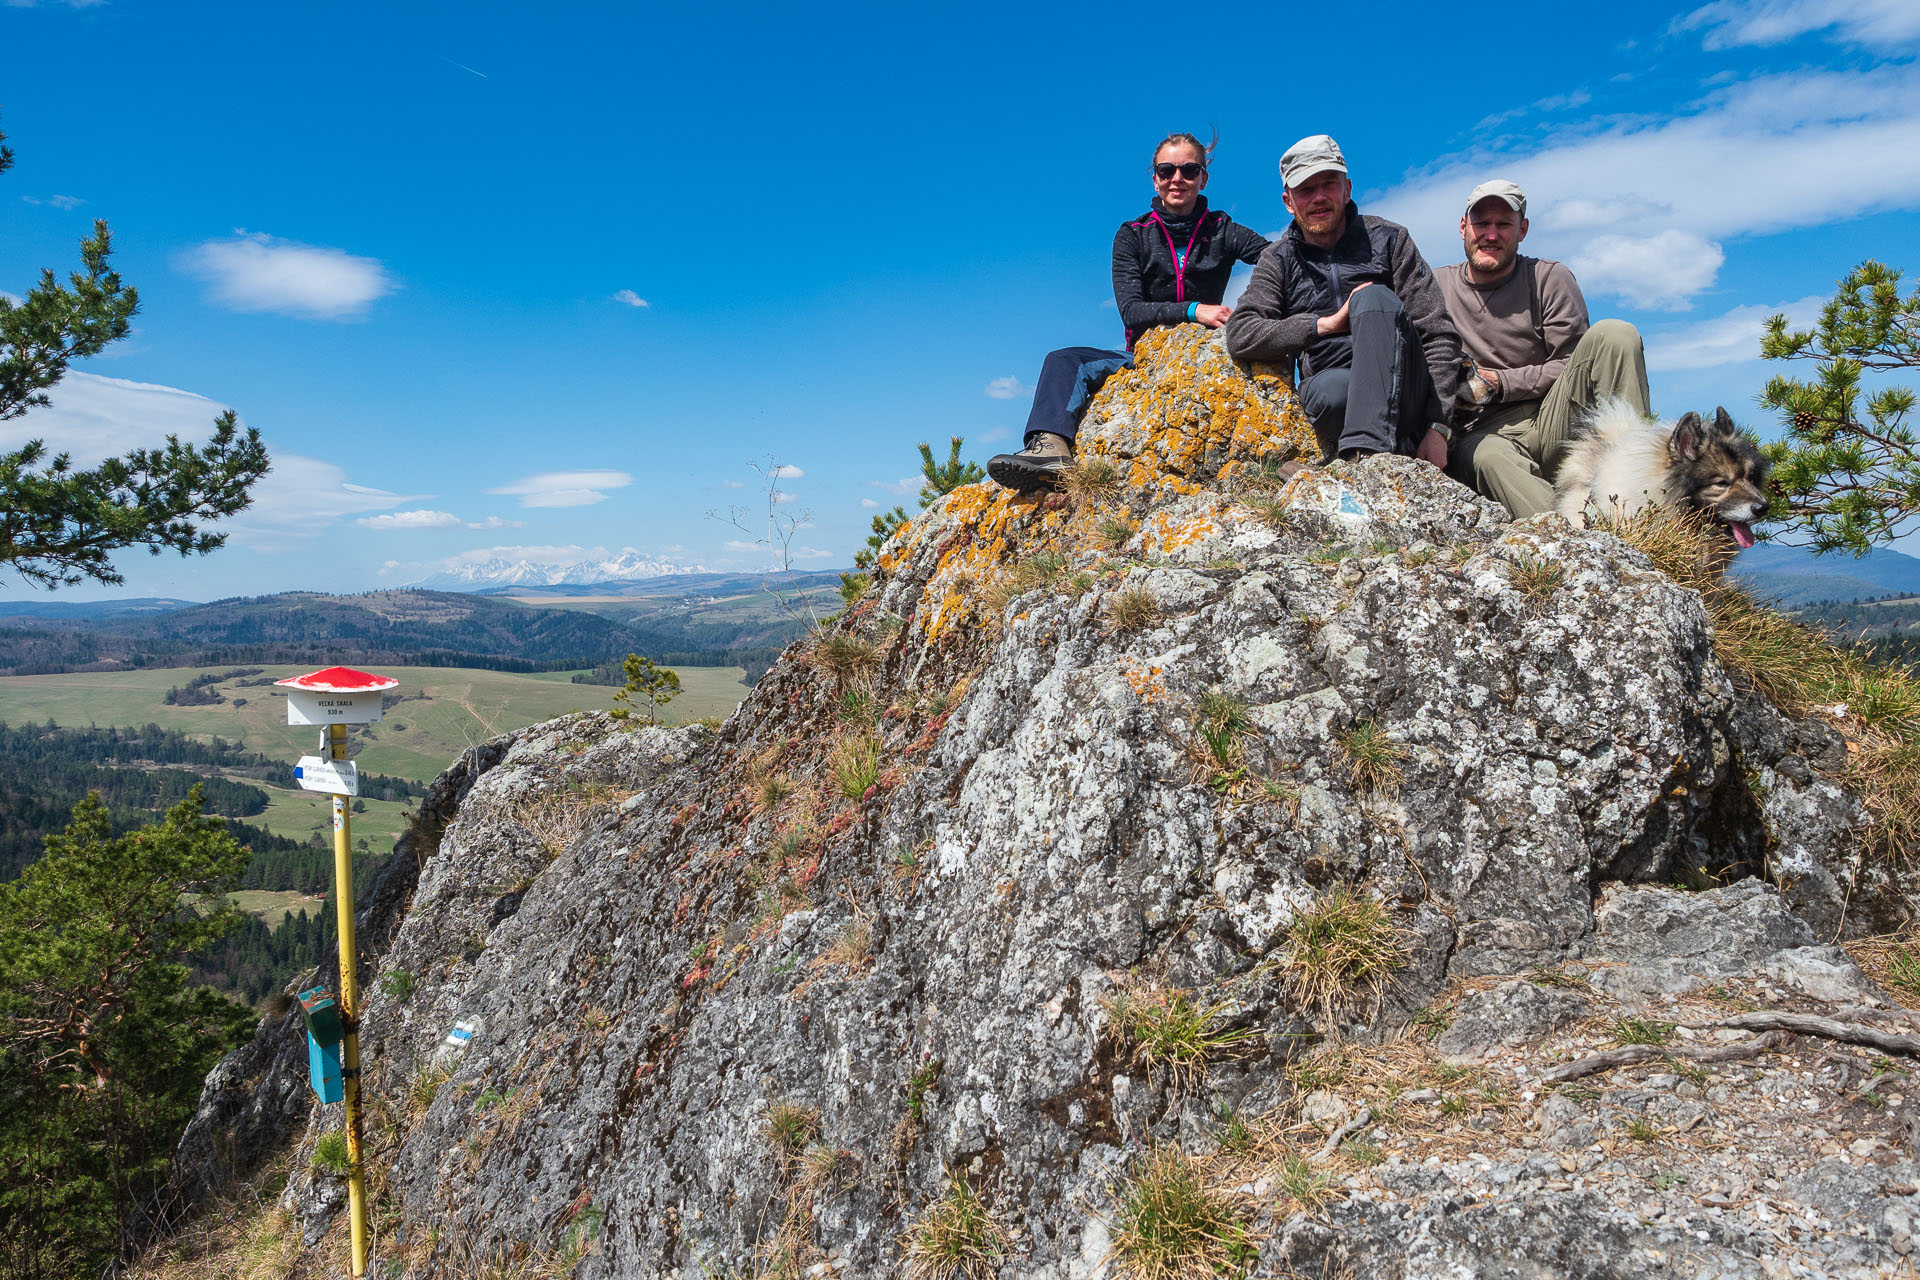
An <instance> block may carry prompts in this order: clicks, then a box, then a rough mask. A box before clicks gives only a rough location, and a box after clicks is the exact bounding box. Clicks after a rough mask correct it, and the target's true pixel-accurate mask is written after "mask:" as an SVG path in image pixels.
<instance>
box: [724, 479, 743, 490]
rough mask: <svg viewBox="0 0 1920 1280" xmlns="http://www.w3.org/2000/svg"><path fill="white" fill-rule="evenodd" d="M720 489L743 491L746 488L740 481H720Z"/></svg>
mask: <svg viewBox="0 0 1920 1280" xmlns="http://www.w3.org/2000/svg"><path fill="white" fill-rule="evenodd" d="M720 487H721V488H722V489H744V488H746V487H747V486H746V484H745V482H744V481H740V480H722V481H721V482H720Z"/></svg>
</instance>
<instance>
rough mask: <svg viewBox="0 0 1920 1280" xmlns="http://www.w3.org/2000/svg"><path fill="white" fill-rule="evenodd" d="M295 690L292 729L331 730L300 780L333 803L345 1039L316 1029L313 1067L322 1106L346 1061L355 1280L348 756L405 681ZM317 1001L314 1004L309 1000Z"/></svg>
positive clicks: (355, 778) (348, 679) (363, 1186)
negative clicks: (357, 727)
mask: <svg viewBox="0 0 1920 1280" xmlns="http://www.w3.org/2000/svg"><path fill="white" fill-rule="evenodd" d="M276 683H277V684H279V685H281V686H283V687H284V688H285V689H286V690H287V723H288V724H317V725H323V726H325V729H324V732H323V736H322V738H321V740H320V745H321V746H322V747H323V748H325V750H326V755H325V756H302V757H301V759H300V763H299V764H297V765H295V766H294V770H293V776H294V780H295V781H297V782H298V783H299V784H300V785H301V787H303V788H304V789H306V790H308V791H320V792H326V793H329V794H331V796H332V797H333V884H334V900H335V906H336V908H337V910H338V920H339V925H338V930H339V934H340V999H339V1019H338V1020H339V1026H340V1029H341V1032H342V1033H343V1034H341V1035H340V1036H339V1038H338V1044H337V1049H336V1046H335V1045H333V1044H324V1043H322V1041H323V1040H325V1039H326V1033H325V1032H322V1034H321V1035H320V1036H318V1037H316V1036H315V1022H314V1020H313V1019H312V1018H310V1019H309V1023H308V1038H309V1045H310V1048H309V1061H310V1062H311V1063H313V1087H314V1092H315V1093H317V1094H319V1096H320V1100H321V1101H322V1102H330V1101H333V1100H334V1094H333V1093H332V1084H331V1080H330V1079H329V1078H328V1077H327V1074H326V1068H325V1065H324V1064H326V1063H327V1062H328V1061H329V1060H330V1055H331V1054H332V1053H334V1052H336V1051H337V1053H338V1055H339V1070H338V1080H339V1086H338V1088H339V1100H340V1101H341V1102H343V1103H344V1104H345V1107H346V1113H347V1115H346V1120H347V1124H346V1128H347V1208H348V1212H349V1213H350V1214H351V1216H352V1230H353V1274H354V1275H355V1276H356V1277H358V1276H364V1275H365V1274H366V1273H367V1180H366V1170H365V1169H364V1168H363V1167H362V1164H361V1145H360V1022H359V1016H360V983H359V977H358V974H357V972H356V969H357V965H356V958H357V957H356V951H355V948H354V939H353V827H352V819H351V817H350V816H349V814H348V811H347V797H349V796H353V795H357V794H358V793H359V790H360V771H359V767H358V766H356V765H355V764H354V763H353V761H351V760H349V759H348V758H347V726H348V725H349V724H372V723H373V722H374V721H376V720H378V719H379V718H380V711H381V702H382V700H381V694H382V693H383V692H384V691H385V690H387V689H391V688H393V687H394V686H396V685H398V684H399V683H400V682H399V681H398V680H394V679H390V678H388V677H386V676H376V675H370V674H368V673H367V672H365V671H355V670H353V669H352V668H351V667H328V668H327V669H326V670H324V671H312V672H308V673H307V674H306V675H303V676H295V677H293V678H292V679H290V680H280V681H276ZM309 996H312V997H315V999H313V1000H312V1001H309V1000H308V997H309ZM324 996H325V993H324V992H323V991H319V990H317V989H316V990H315V991H312V992H303V993H302V996H301V1002H302V1005H303V1006H306V1005H308V1004H311V1005H312V1006H314V1007H315V1008H324V1007H325V1004H324Z"/></svg>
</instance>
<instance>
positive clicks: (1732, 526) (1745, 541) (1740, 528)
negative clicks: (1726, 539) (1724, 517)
mask: <svg viewBox="0 0 1920 1280" xmlns="http://www.w3.org/2000/svg"><path fill="white" fill-rule="evenodd" d="M1727 528H1728V530H1730V531H1731V532H1732V534H1733V540H1734V541H1735V542H1737V543H1739V544H1740V549H1741V550H1742V551H1744V550H1746V549H1747V548H1748V547H1750V546H1752V545H1753V530H1752V529H1751V528H1750V527H1749V526H1747V525H1744V524H1742V523H1741V522H1740V521H1738V520H1729V521H1727Z"/></svg>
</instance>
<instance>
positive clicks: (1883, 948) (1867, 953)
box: [1841, 933, 1920, 1009]
mask: <svg viewBox="0 0 1920 1280" xmlns="http://www.w3.org/2000/svg"><path fill="white" fill-rule="evenodd" d="M1841 945H1842V946H1843V947H1845V948H1846V950H1847V954H1848V955H1850V956H1852V957H1853V962H1854V963H1855V964H1857V965H1859V966H1860V968H1861V969H1862V970H1863V971H1865V973H1866V975H1867V976H1868V977H1869V978H1872V979H1873V980H1874V981H1875V982H1877V983H1879V984H1880V985H1881V986H1882V987H1884V988H1885V989H1886V990H1887V992H1888V993H1889V994H1890V995H1892V996H1894V997H1895V998H1896V999H1898V1000H1899V1001H1900V1002H1901V1003H1903V1004H1905V1005H1906V1006H1907V1007H1908V1008H1910V1009H1911V1008H1917V1007H1920V936H1916V935H1914V934H1913V933H1903V934H1902V933H1887V934H1881V935H1879V936H1878V937H1873V938H1859V939H1856V940H1855V941H1853V942H1844V943H1842V944H1841Z"/></svg>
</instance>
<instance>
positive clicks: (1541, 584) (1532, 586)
mask: <svg viewBox="0 0 1920 1280" xmlns="http://www.w3.org/2000/svg"><path fill="white" fill-rule="evenodd" d="M1507 575H1508V576H1509V577H1510V578H1511V579H1512V580H1513V585H1514V586H1515V587H1516V588H1517V589H1518V590H1519V592H1520V594H1521V595H1523V596H1525V597H1527V599H1528V600H1530V601H1532V602H1533V603H1534V604H1542V603H1544V602H1545V601H1546V600H1548V599H1549V598H1550V597H1552V595H1553V593H1554V592H1556V591H1558V590H1559V589H1560V588H1561V586H1562V585H1563V584H1564V583H1565V582H1566V580H1567V571H1566V569H1565V568H1564V567H1563V566H1561V565H1557V564H1555V563H1553V561H1551V560H1543V559H1541V558H1540V557H1539V556H1526V555H1522V556H1515V557H1514V558H1513V559H1512V560H1510V561H1508V563H1507Z"/></svg>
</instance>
